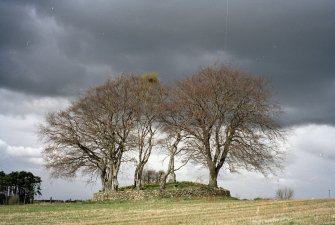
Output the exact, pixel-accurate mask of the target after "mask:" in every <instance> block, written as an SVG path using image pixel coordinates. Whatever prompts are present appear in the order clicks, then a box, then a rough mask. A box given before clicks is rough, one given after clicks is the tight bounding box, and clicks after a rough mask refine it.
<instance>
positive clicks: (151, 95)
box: [131, 75, 164, 189]
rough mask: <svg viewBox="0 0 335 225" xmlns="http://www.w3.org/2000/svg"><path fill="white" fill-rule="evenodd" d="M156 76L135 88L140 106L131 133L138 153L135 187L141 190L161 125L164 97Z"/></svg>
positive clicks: (141, 82) (145, 79)
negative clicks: (160, 115)
mask: <svg viewBox="0 0 335 225" xmlns="http://www.w3.org/2000/svg"><path fill="white" fill-rule="evenodd" d="M155 77H156V76H155V75H154V76H143V77H142V78H139V79H138V80H137V85H136V86H134V87H133V91H134V93H136V94H135V96H136V99H135V101H136V102H137V104H138V107H137V110H136V119H135V126H134V129H132V131H131V135H132V136H131V137H132V146H133V148H134V149H135V150H136V152H137V158H136V168H135V174H134V186H135V187H136V189H140V188H141V185H142V182H141V181H142V180H141V177H142V173H143V169H144V167H145V165H146V164H147V162H148V160H149V157H150V155H151V152H152V150H153V148H154V146H155V145H156V144H157V143H158V137H157V136H158V132H159V130H160V128H161V124H160V123H159V122H158V116H159V111H160V109H161V102H162V96H163V93H164V92H163V88H162V87H161V85H160V83H159V81H158V79H154V78H155Z"/></svg>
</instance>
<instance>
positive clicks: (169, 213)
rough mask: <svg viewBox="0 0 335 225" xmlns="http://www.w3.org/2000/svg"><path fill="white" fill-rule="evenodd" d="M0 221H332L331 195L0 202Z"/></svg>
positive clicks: (334, 218)
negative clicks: (298, 198) (295, 198)
mask: <svg viewBox="0 0 335 225" xmlns="http://www.w3.org/2000/svg"><path fill="white" fill-rule="evenodd" d="M0 224H6V225H9V224H22V225H23V224H24V225H26V224H68V225H69V224H333V225H335V200H304V201H272V200H260V201H237V200H222V199H201V200H172V199H160V200H157V199H156V200H147V201H128V202H104V203H57V204H46V203H44V204H34V205H16V206H0Z"/></svg>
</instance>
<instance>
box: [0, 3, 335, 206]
mask: <svg viewBox="0 0 335 225" xmlns="http://www.w3.org/2000/svg"><path fill="white" fill-rule="evenodd" d="M227 3H228V4H227ZM227 5H228V10H227ZM334 11H335V1H334V0H318V1H315V0H294V1H291V0H228V2H227V0H210V1H202V0H170V1H163V0H122V1H121V0H119V1H116V0H114V1H113V0H108V1H107V0H105V1H104V0H97V1H90V0H86V1H85V0H82V1H79V0H78V1H76V0H73V1H67V0H64V1H61V0H57V1H56V0H54V1H51V0H49V1H48V0H40V1H32V0H31V1H15V0H11V1H6V0H0V171H1V170H4V171H5V172H11V171H17V170H28V171H31V172H33V173H34V174H35V175H38V176H41V177H42V179H43V183H42V187H43V190H42V193H43V196H42V198H50V197H53V198H54V199H69V198H72V199H76V198H83V199H88V198H90V197H91V196H92V194H93V192H95V191H97V190H98V189H99V188H100V185H99V184H97V185H94V184H89V185H86V183H85V181H84V180H85V179H84V178H80V177H79V178H78V179H77V180H75V181H72V182H69V181H64V180H52V179H50V178H49V175H48V172H47V171H46V170H45V169H44V168H43V160H42V159H41V154H40V152H41V149H42V147H43V146H42V144H41V143H40V142H38V137H37V135H36V126H37V124H39V123H41V122H42V121H43V118H44V116H45V114H46V113H47V112H50V111H55V110H59V109H64V108H65V107H66V106H67V105H68V104H69V102H70V101H72V100H73V99H75V98H76V97H77V96H78V95H79V94H81V93H83V92H84V91H85V90H86V89H87V88H88V87H90V86H94V85H98V84H101V83H103V82H104V81H105V80H106V79H108V78H111V77H113V76H115V75H116V74H118V73H120V72H135V73H142V72H151V71H155V72H157V73H159V75H160V78H161V80H162V81H163V82H172V81H173V80H176V79H180V78H184V77H185V76H187V75H189V74H191V73H192V72H194V71H196V70H198V69H199V67H200V66H205V65H209V64H213V63H215V62H216V63H229V64H232V65H233V66H234V67H236V68H240V69H242V70H244V71H246V72H248V73H251V74H256V75H262V76H265V77H267V78H269V79H270V80H271V85H272V86H273V92H274V93H275V99H276V100H277V101H278V102H279V103H280V104H281V106H282V108H283V111H284V114H283V116H282V118H281V122H282V124H283V126H284V127H286V128H287V129H289V136H288V138H287V142H286V143H285V145H284V148H285V151H287V159H286V161H285V170H284V171H282V172H280V173H278V174H277V175H273V176H269V177H268V178H265V177H264V176H262V175H260V174H254V173H248V172H245V171H242V172H241V173H239V174H228V173H227V172H225V171H222V173H221V174H220V178H219V184H220V185H221V186H223V187H225V188H227V189H230V190H231V192H232V194H233V195H234V196H239V197H241V198H255V197H273V196H274V193H275V191H276V189H277V188H278V187H285V186H287V187H291V188H293V189H294V190H295V196H296V198H324V197H328V190H332V192H331V194H332V197H335V181H334V174H335V41H334V40H335V29H334V28H335V14H334ZM227 13H228V14H227ZM161 160H162V157H159V156H157V154H156V155H155V156H154V157H153V158H152V160H151V161H150V165H149V166H150V167H151V168H155V169H162V168H163V167H164V164H162V162H161ZM131 169H132V168H131V166H127V168H123V170H122V171H121V176H120V178H121V181H120V183H121V184H129V183H130V182H131V179H132V173H131V172H129V171H131ZM177 178H179V179H187V180H192V181H201V182H207V180H208V176H207V171H206V170H205V169H201V168H197V167H194V166H192V165H190V166H188V167H186V168H184V169H183V170H181V171H180V172H178V173H177ZM97 183H99V182H98V181H97Z"/></svg>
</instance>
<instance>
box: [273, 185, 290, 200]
mask: <svg viewBox="0 0 335 225" xmlns="http://www.w3.org/2000/svg"><path fill="white" fill-rule="evenodd" d="M293 196H294V190H293V189H292V188H288V187H284V188H279V189H278V190H277V191H276V199H278V200H290V199H292V198H293Z"/></svg>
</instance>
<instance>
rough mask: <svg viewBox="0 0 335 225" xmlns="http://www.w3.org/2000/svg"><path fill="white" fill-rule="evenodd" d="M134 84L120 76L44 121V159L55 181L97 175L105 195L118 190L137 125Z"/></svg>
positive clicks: (132, 77)
mask: <svg viewBox="0 0 335 225" xmlns="http://www.w3.org/2000/svg"><path fill="white" fill-rule="evenodd" d="M136 80H137V78H136V77H134V76H125V75H122V76H120V77H118V78H116V79H115V80H111V81H108V82H106V83H105V84H103V85H101V86H98V87H97V88H94V89H91V90H89V91H88V92H87V93H86V94H85V95H84V96H83V97H81V98H80V99H79V100H77V101H75V102H74V103H72V104H71V105H70V106H69V107H68V108H67V109H65V110H63V111H60V112H56V113H50V114H49V115H48V116H47V119H46V123H45V124H44V125H41V126H40V129H39V134H40V135H41V137H42V139H43V140H44V141H45V143H46V147H45V148H44V149H43V157H44V159H45V161H46V166H47V168H48V169H50V170H51V172H52V175H53V176H55V177H65V178H69V177H74V176H76V174H77V173H78V172H82V173H84V174H90V175H92V176H94V175H98V176H100V179H101V183H102V189H103V190H104V191H109V190H116V189H117V186H118V181H117V176H118V172H119V169H120V164H121V162H122V160H123V159H124V157H123V153H124V152H125V151H126V150H127V149H128V148H127V140H128V137H129V134H130V131H131V130H132V129H133V128H134V126H135V123H134V117H135V115H134V112H135V111H136V109H137V102H136V101H135V96H134V93H133V92H132V91H131V90H132V87H133V85H134V83H135V82H136Z"/></svg>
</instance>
